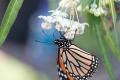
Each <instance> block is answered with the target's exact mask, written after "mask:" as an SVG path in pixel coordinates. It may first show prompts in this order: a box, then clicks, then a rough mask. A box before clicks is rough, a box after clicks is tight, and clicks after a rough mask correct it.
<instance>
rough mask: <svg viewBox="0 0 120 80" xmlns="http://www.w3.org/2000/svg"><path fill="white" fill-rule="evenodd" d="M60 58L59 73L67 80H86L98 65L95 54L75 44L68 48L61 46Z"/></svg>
mask: <svg viewBox="0 0 120 80" xmlns="http://www.w3.org/2000/svg"><path fill="white" fill-rule="evenodd" d="M58 58H59V59H58V65H59V69H60V70H59V75H60V76H61V75H62V77H63V78H66V79H65V80H86V79H87V78H88V77H90V76H91V75H92V74H93V73H94V71H95V70H96V68H97V65H98V62H97V58H96V57H95V56H93V55H91V54H89V53H88V52H86V51H84V50H82V49H80V48H78V47H76V46H75V45H71V46H70V47H69V49H68V50H63V49H62V48H60V51H59V55H58ZM62 80H64V79H62Z"/></svg>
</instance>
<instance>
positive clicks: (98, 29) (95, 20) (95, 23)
mask: <svg viewBox="0 0 120 80" xmlns="http://www.w3.org/2000/svg"><path fill="white" fill-rule="evenodd" d="M87 19H88V22H89V24H90V26H91V28H92V29H93V30H94V31H95V33H94V34H96V40H97V43H98V46H99V49H100V55H101V58H102V60H103V64H104V66H105V69H106V71H107V73H108V74H109V77H110V80H115V76H114V73H113V68H112V65H111V62H110V59H109V54H108V53H109V52H108V49H107V44H106V42H105V39H104V36H105V34H104V30H103V28H104V27H103V26H101V21H102V20H101V18H100V17H95V16H93V15H91V14H88V15H87Z"/></svg>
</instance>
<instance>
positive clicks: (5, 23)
mask: <svg viewBox="0 0 120 80" xmlns="http://www.w3.org/2000/svg"><path fill="white" fill-rule="evenodd" d="M23 1H24V0H11V1H10V3H9V5H8V8H7V10H6V12H5V15H4V17H3V20H2V23H1V25H0V46H1V45H2V44H3V43H4V41H5V39H6V37H7V35H8V33H9V31H10V29H11V27H12V25H13V24H14V22H15V20H16V17H17V15H18V12H19V10H20V8H21V6H22V4H23Z"/></svg>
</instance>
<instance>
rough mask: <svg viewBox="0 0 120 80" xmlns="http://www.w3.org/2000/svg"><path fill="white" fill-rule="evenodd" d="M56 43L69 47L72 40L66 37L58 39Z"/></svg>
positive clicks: (59, 45) (62, 46)
mask: <svg viewBox="0 0 120 80" xmlns="http://www.w3.org/2000/svg"><path fill="white" fill-rule="evenodd" d="M54 43H55V44H56V45H58V47H61V48H67V47H69V46H70V45H71V41H70V40H66V39H56V40H55V41H54Z"/></svg>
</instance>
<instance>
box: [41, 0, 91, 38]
mask: <svg viewBox="0 0 120 80" xmlns="http://www.w3.org/2000/svg"><path fill="white" fill-rule="evenodd" d="M78 3H79V0H61V2H60V3H59V6H58V8H57V9H56V10H51V11H49V12H51V15H50V16H39V18H40V19H43V20H44V22H43V23H42V24H41V27H42V28H43V29H50V28H52V27H53V26H54V27H55V28H56V29H57V30H58V31H60V32H62V33H64V37H65V38H66V39H73V38H74V36H75V34H79V35H82V34H83V33H84V30H85V26H89V25H88V23H80V22H79V19H78V15H77V9H76V7H77V4H78ZM75 16H77V19H78V21H75V20H74V17H75Z"/></svg>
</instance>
